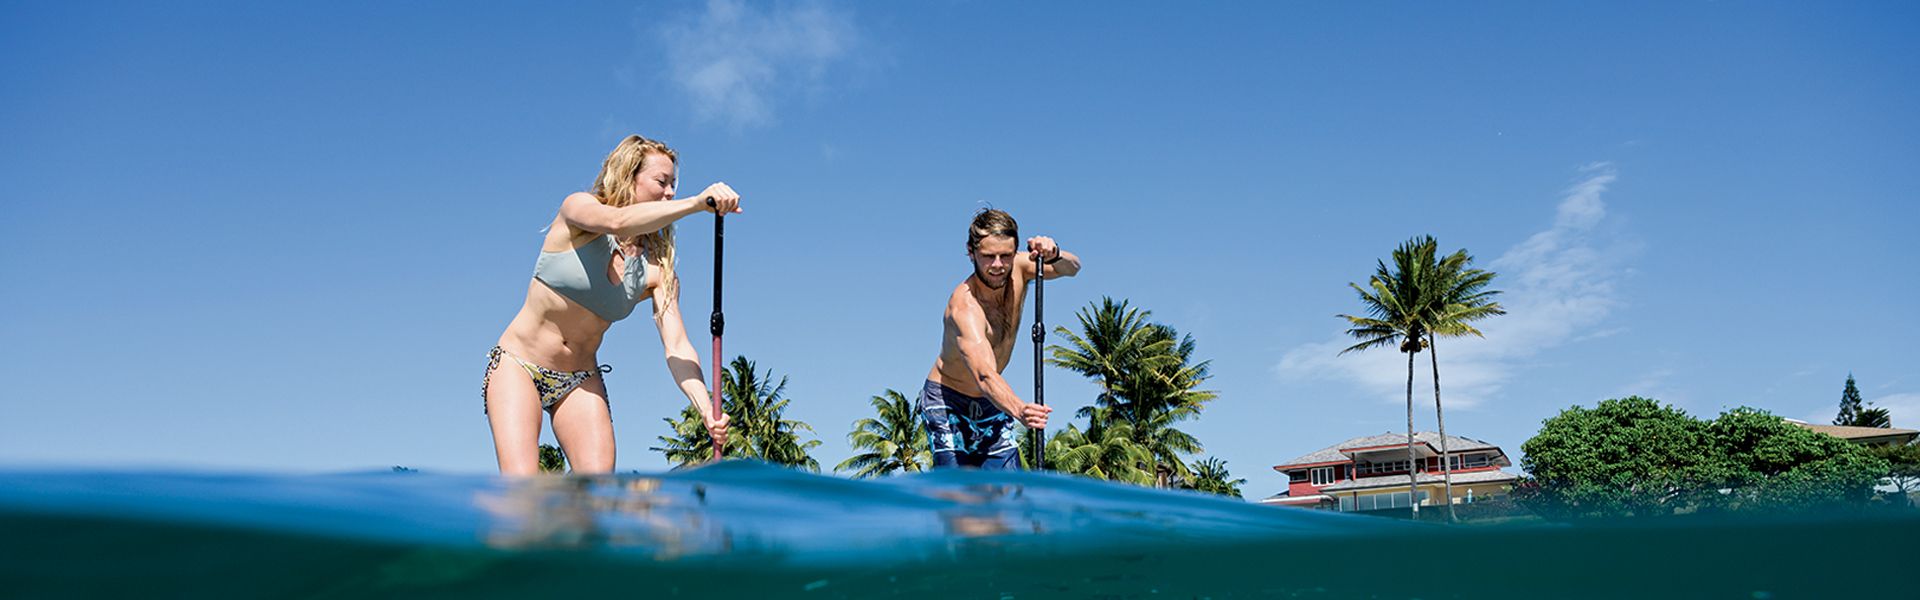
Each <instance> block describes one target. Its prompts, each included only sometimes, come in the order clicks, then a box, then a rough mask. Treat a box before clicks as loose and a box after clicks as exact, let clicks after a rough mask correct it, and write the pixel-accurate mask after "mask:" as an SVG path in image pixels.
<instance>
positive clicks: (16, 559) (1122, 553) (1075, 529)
mask: <svg viewBox="0 0 1920 600" xmlns="http://www.w3.org/2000/svg"><path fill="white" fill-rule="evenodd" d="M1917 542H1920V512H1916V511H1875V512H1861V513H1852V514H1819V515H1771V516H1760V517H1747V518H1740V519H1706V518H1682V519H1643V520H1631V521H1617V522H1596V523H1580V524H1573V525H1567V524H1540V523H1535V524H1526V525H1436V524H1426V523H1414V522H1408V521H1402V520H1396V519H1389V518H1382V517H1373V516H1364V515H1351V514H1339V513H1330V512H1318V511H1308V510H1298V509H1282V508H1274V507H1266V506H1260V505H1256V504H1249V503H1245V502H1240V501H1236V500H1225V499H1219V498H1215V497H1209V496H1202V495H1198V494H1191V493H1185V492H1172V491H1161V490H1151V489H1143V488H1138V487H1132V486H1123V485H1114V484H1106V483H1102V482H1097V481H1092V480H1087V479H1081V478H1074V477H1066V476H1060V475H1052V474H1045V473H983V472H976V471H954V472H939V473H929V474H919V475H911V476H901V477H892V478H886V479H881V480H875V481H853V480H846V479H840V478H835V477H827V476H820V475H812V474H806V473H799V472H794V471H790V470H786V469H780V468H775V467H770V466H767V465H763V464H758V463H752V462H738V461H736V462H726V463H721V464H717V465H711V466H707V467H703V468H699V469H691V470H686V471H680V472H674V473H666V474H658V475H620V476H602V477H573V476H568V477H559V476H555V477H542V478H533V479H527V480H515V481H508V480H502V479H499V478H494V477H481V476H448V475H435V474H428V473H384V472H383V473H367V474H346V475H322V476H313V475H303V476H286V475H209V474H187V473H155V472H40V471H12V472H0V597H4V598H153V597H195V598H208V597H245V598H366V597H406V598H433V597H460V598H529V597H535V598H555V597H569V596H571V597H579V598H588V597H591V598H614V597H617V598H767V597H791V598H918V599H925V598H1865V597H1875V598H1916V597H1920V586H1916V584H1915V583H1914V579H1913V575H1912V573H1913V570H1914V568H1915V567H1916V566H1920V546H1917V545H1916V543H1917Z"/></svg>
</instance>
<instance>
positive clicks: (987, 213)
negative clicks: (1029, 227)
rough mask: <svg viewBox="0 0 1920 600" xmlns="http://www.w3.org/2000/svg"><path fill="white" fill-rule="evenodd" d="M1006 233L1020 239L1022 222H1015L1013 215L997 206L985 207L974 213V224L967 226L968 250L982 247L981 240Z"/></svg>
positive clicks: (971, 250)
mask: <svg viewBox="0 0 1920 600" xmlns="http://www.w3.org/2000/svg"><path fill="white" fill-rule="evenodd" d="M996 235H1004V236H1007V237H1010V238H1013V239H1014V241H1016V242H1018V241H1019V240H1020V224H1019V223H1016V222H1014V220H1013V215H1009V214H1007V211H1004V210H1000V209H997V208H983V209H980V212H977V213H974V214H973V224H972V225H970V226H968V227H967V252H969V253H971V252H974V251H976V250H979V249H980V240H982V239H985V238H988V237H991V236H996Z"/></svg>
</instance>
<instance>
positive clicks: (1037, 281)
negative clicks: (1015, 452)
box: [1033, 252, 1047, 471]
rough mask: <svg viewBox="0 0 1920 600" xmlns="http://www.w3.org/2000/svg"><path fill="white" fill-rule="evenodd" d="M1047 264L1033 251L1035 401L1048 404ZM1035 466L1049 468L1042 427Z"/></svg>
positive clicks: (1036, 434) (1037, 434) (1035, 445)
mask: <svg viewBox="0 0 1920 600" xmlns="http://www.w3.org/2000/svg"><path fill="white" fill-rule="evenodd" d="M1046 274H1047V264H1046V263H1044V262H1041V261H1040V253H1039V252H1035V253H1033V403H1034V404H1038V405H1041V406H1046V405H1047V386H1046V373H1044V372H1042V371H1041V369H1040V344H1041V342H1042V341H1043V340H1045V339H1046V331H1047V324H1046V319H1045V317H1044V316H1043V314H1044V313H1045V311H1046V308H1045V307H1046V304H1047V277H1046ZM1033 468H1034V470H1036V471H1044V470H1046V468H1047V430H1046V428H1044V427H1043V428H1041V429H1039V430H1038V431H1035V432H1034V435H1033Z"/></svg>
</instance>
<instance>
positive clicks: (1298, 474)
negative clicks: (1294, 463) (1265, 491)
mask: <svg viewBox="0 0 1920 600" xmlns="http://www.w3.org/2000/svg"><path fill="white" fill-rule="evenodd" d="M1306 480H1307V472H1306V471H1304V470H1301V471H1287V481H1289V482H1292V483H1301V482H1304V481H1306Z"/></svg>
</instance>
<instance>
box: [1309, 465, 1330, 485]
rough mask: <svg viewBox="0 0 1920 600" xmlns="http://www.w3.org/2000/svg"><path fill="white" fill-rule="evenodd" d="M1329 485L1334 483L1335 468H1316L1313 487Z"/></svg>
mask: <svg viewBox="0 0 1920 600" xmlns="http://www.w3.org/2000/svg"><path fill="white" fill-rule="evenodd" d="M1329 483H1333V467H1314V469H1313V485H1317V486H1318V485H1327V484H1329Z"/></svg>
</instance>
